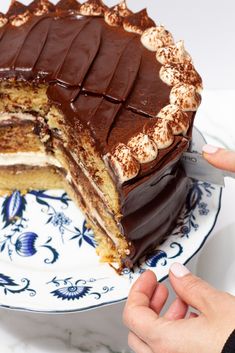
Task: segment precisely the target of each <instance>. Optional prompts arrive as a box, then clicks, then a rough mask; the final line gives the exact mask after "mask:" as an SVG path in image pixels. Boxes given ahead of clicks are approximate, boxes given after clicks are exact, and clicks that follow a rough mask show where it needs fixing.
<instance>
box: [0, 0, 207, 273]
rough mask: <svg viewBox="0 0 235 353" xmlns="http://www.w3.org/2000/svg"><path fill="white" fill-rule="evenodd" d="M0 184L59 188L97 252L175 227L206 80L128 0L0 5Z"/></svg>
mask: <svg viewBox="0 0 235 353" xmlns="http://www.w3.org/2000/svg"><path fill="white" fill-rule="evenodd" d="M0 53H1V54H0V94H1V99H0V111H1V114H0V121H1V125H0V134H1V139H0V141H1V142H0V188H1V189H2V190H8V191H9V190H12V189H16V188H17V189H20V190H29V189H48V188H49V189H50V188H64V189H66V191H67V192H68V193H69V195H70V196H71V197H72V199H73V200H74V201H75V202H77V204H78V205H79V207H80V208H81V209H82V210H83V212H84V213H85V215H86V219H87V221H88V223H89V225H90V227H91V228H92V229H93V230H94V233H95V238H96V240H97V242H98V248H97V252H98V254H99V256H100V258H101V260H102V261H107V262H109V263H110V264H111V265H112V266H114V267H115V268H116V269H117V270H119V271H121V269H122V268H123V267H125V266H127V267H132V266H133V265H134V264H135V262H136V261H137V260H138V259H139V258H140V257H141V256H142V255H143V254H144V253H146V251H148V250H150V249H152V248H153V247H155V246H156V245H157V244H159V243H160V242H161V241H162V240H163V239H164V237H166V236H167V235H169V233H170V231H171V230H172V229H173V227H174V224H175V221H176V219H177V216H178V214H179V212H180V209H181V207H182V206H183V204H184V202H185V199H186V196H187V192H188V188H189V187H190V185H191V181H190V179H189V178H187V177H186V175H185V173H184V170H183V168H182V166H181V163H180V157H181V155H182V153H183V152H184V151H185V150H187V148H188V146H189V142H190V139H191V133H192V125H193V119H194V116H195V112H196V110H197V108H198V106H199V104H200V100H201V97H200V91H201V89H202V81H201V78H200V76H199V74H198V73H197V72H196V70H195V68H194V66H193V63H192V59H191V57H190V55H189V54H188V53H187V52H186V50H185V49H184V44H183V42H182V41H179V42H176V43H175V42H174V39H173V37H172V35H171V33H170V32H169V31H167V30H166V29H165V28H164V27H163V26H160V25H157V24H155V23H154V22H153V21H152V20H151V19H150V18H149V17H148V15H147V12H146V10H142V11H140V12H138V13H133V12H132V11H131V10H130V9H128V8H127V6H126V3H125V1H122V2H120V3H119V4H117V5H116V6H114V7H112V8H108V7H107V6H106V5H104V4H103V3H102V2H101V1H100V0H88V1H87V2H85V3H83V4H80V3H79V2H78V1H76V0H61V1H59V2H58V3H57V5H53V4H51V3H50V2H49V1H46V0H35V1H33V2H32V3H31V4H30V5H28V6H24V5H22V4H21V3H19V2H17V1H15V2H13V3H12V5H11V7H10V9H9V11H8V13H7V14H6V15H4V14H0Z"/></svg>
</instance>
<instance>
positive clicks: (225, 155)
mask: <svg viewBox="0 0 235 353" xmlns="http://www.w3.org/2000/svg"><path fill="white" fill-rule="evenodd" d="M202 151H203V156H204V158H205V159H206V160H207V161H208V162H209V163H210V164H212V165H213V166H214V167H216V168H219V169H223V170H228V171H230V172H235V152H234V151H229V150H225V149H223V148H217V147H213V146H210V145H205V146H204V147H203V149H202Z"/></svg>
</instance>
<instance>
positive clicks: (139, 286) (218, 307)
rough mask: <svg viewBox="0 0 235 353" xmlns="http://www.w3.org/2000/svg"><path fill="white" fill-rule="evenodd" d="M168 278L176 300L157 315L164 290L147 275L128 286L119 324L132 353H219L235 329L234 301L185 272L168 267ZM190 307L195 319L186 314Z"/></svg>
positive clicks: (175, 266)
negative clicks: (195, 310)
mask: <svg viewBox="0 0 235 353" xmlns="http://www.w3.org/2000/svg"><path fill="white" fill-rule="evenodd" d="M169 279H170V282H171V285H172V287H173V289H174V290H175V292H176V295H177V298H176V299H175V301H174V302H173V303H172V304H171V306H170V307H169V309H168V310H167V312H166V313H165V314H164V315H160V312H161V310H162V308H163V306H164V304H165V302H166V300H167V297H168V291H167V289H166V287H165V286H164V284H163V283H158V282H157V280H156V276H155V275H154V273H153V272H151V271H146V272H144V273H143V274H142V275H141V276H140V278H139V279H138V280H137V281H136V282H135V284H134V285H133V287H132V289H131V291H130V294H129V297H128V300H127V303H126V306H125V309H124V313H123V320H124V323H125V325H126V326H127V327H128V328H129V329H130V333H129V336H128V343H129V346H130V348H131V349H132V350H133V351H134V352H135V353H199V352H200V353H221V351H222V349H223V346H224V344H225V342H226V340H227V339H228V337H229V335H230V334H231V333H232V331H233V330H234V328H235V297H233V296H232V295H230V294H227V293H223V292H220V291H218V290H216V289H214V288H212V287H211V286H210V285H209V284H207V283H206V282H204V281H202V280H201V279H199V278H198V277H196V276H194V275H192V274H191V273H190V272H189V271H188V270H187V269H186V267H184V266H183V265H180V264H173V265H172V267H171V270H170V273H169ZM189 306H191V307H193V308H195V309H197V310H198V312H199V314H195V313H192V312H191V313H189V314H188V315H187V312H188V308H189Z"/></svg>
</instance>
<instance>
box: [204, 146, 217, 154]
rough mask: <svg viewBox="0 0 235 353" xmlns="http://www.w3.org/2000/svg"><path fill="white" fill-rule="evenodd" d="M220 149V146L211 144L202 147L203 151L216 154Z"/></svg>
mask: <svg viewBox="0 0 235 353" xmlns="http://www.w3.org/2000/svg"><path fill="white" fill-rule="evenodd" d="M218 150H219V148H218V147H215V146H211V145H205V146H203V147H202V151H203V152H204V153H208V154H214V153H216V152H217V151H218Z"/></svg>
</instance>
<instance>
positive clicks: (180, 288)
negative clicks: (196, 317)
mask: <svg viewBox="0 0 235 353" xmlns="http://www.w3.org/2000/svg"><path fill="white" fill-rule="evenodd" d="M169 278H170V282H171V285H172V287H173V289H174V290H175V292H176V294H177V295H178V296H179V297H180V298H181V299H182V300H183V301H184V302H185V303H186V304H188V305H190V306H192V307H193V308H195V309H197V310H199V311H200V312H201V313H203V314H207V313H208V312H209V311H211V309H212V310H214V308H215V309H216V308H217V299H219V297H220V292H219V291H217V290H216V289H214V288H213V287H211V286H210V285H209V284H208V283H206V282H205V281H203V280H201V279H200V278H198V277H196V276H194V275H193V274H191V273H190V271H189V270H188V269H187V268H186V267H185V266H183V265H181V264H179V263H174V264H173V265H172V266H171V268H170V274H169Z"/></svg>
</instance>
